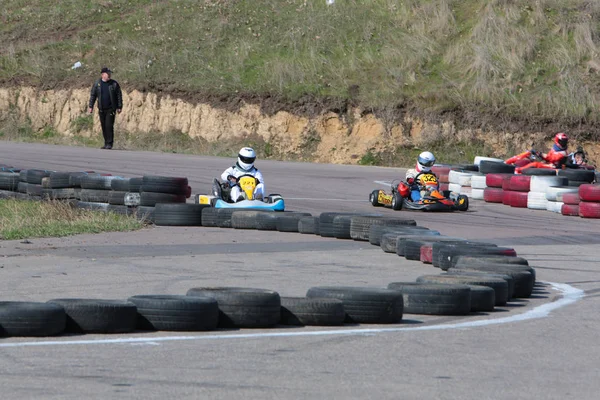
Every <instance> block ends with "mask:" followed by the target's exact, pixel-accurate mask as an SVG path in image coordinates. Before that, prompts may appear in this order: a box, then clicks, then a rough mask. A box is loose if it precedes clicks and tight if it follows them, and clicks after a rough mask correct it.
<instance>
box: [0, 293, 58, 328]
mask: <svg viewBox="0 0 600 400" xmlns="http://www.w3.org/2000/svg"><path fill="white" fill-rule="evenodd" d="M66 321H67V316H66V314H65V309H64V308H63V307H62V306H60V305H58V304H48V303H34V302H25V301H24V302H19V301H2V302H0V335H2V336H55V335H59V334H61V333H62V332H63V331H64V330H65V325H66Z"/></svg>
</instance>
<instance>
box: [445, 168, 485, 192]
mask: <svg viewBox="0 0 600 400" xmlns="http://www.w3.org/2000/svg"><path fill="white" fill-rule="evenodd" d="M474 174H477V175H478V174H479V173H477V172H474V171H464V170H462V171H459V170H457V169H452V170H450V172H449V174H448V179H449V181H450V184H449V185H448V190H450V191H451V192H454V193H459V194H464V195H465V196H468V197H472V188H471V177H472V176H473V175H474Z"/></svg>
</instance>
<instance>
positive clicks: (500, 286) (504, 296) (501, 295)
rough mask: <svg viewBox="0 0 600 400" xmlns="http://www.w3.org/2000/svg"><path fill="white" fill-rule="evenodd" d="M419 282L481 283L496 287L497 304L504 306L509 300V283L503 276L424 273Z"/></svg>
mask: <svg viewBox="0 0 600 400" xmlns="http://www.w3.org/2000/svg"><path fill="white" fill-rule="evenodd" d="M417 282H419V283H450V284H459V285H480V286H487V287H489V288H492V289H494V294H495V299H496V303H495V305H496V306H503V305H505V304H506V302H507V301H508V283H507V282H506V281H505V280H504V279H501V278H494V277H484V276H467V275H453V274H441V275H422V276H419V277H418V278H417Z"/></svg>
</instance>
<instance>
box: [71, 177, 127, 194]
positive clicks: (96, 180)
mask: <svg viewBox="0 0 600 400" xmlns="http://www.w3.org/2000/svg"><path fill="white" fill-rule="evenodd" d="M116 179H123V178H122V177H120V176H112V175H110V176H103V175H85V176H82V177H81V182H80V185H81V188H82V189H94V190H111V184H112V181H113V180H116Z"/></svg>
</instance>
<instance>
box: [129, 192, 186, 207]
mask: <svg viewBox="0 0 600 400" xmlns="http://www.w3.org/2000/svg"><path fill="white" fill-rule="evenodd" d="M185 202H186V198H185V195H182V194H171V193H159V192H141V193H140V206H146V207H155V206H156V204H158V203H185Z"/></svg>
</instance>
